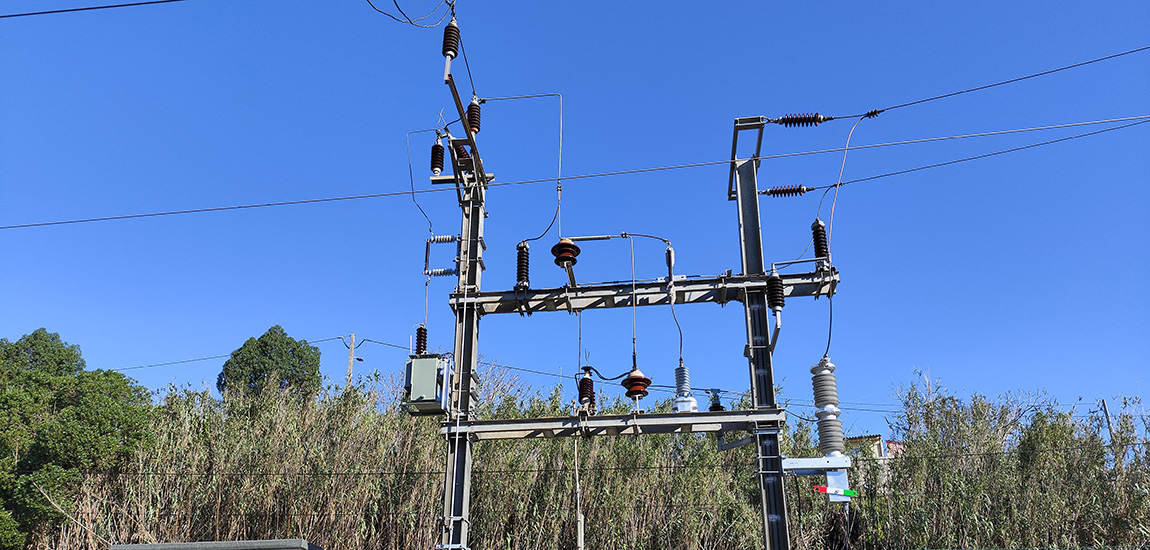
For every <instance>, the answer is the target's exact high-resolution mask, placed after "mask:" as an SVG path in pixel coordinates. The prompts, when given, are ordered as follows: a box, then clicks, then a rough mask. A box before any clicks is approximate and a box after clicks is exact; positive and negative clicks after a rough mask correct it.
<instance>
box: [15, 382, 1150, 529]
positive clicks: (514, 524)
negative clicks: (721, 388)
mask: <svg viewBox="0 0 1150 550" xmlns="http://www.w3.org/2000/svg"><path fill="white" fill-rule="evenodd" d="M484 378H485V380H487V384H486V385H485V387H484V392H485V399H484V400H483V405H482V409H481V410H480V414H481V415H482V416H484V417H501V418H514V417H537V416H561V415H567V414H569V410H570V409H569V404H568V403H565V402H564V400H563V399H562V398H561V397H560V392H559V391H558V389H555V390H552V391H551V392H549V393H546V394H531V393H528V392H526V391H525V390H523V387H522V386H521V385H519V384H518V383H517V382H516V381H515V380H514V379H509V378H507V377H506V376H505V375H501V374H500V373H489V374H488V375H487V376H485V377H484ZM397 390H398V388H397V384H396V383H395V380H390V379H385V378H381V377H379V376H378V375H376V376H375V377H372V378H369V379H365V380H361V381H360V383H358V384H357V385H355V386H352V387H348V388H344V389H338V388H334V387H328V388H327V389H326V390H325V391H323V392H321V394H320V395H319V396H318V397H316V398H315V399H301V398H299V397H297V396H292V395H290V394H285V393H280V392H276V391H265V392H263V393H261V394H258V395H254V396H246V397H244V396H238V395H235V396H231V395H229V396H225V398H224V399H218V398H215V397H213V396H212V395H211V394H210V393H209V392H207V391H193V390H189V389H175V388H173V389H170V390H169V391H168V392H166V393H165V394H164V395H163V396H162V400H161V401H162V404H161V405H159V414H157V415H156V418H157V420H156V422H155V425H154V427H153V430H154V432H155V442H154V444H153V445H151V446H150V447H149V448H147V449H144V450H142V451H141V452H140V453H139V454H138V455H137V456H136V457H135V460H134V462H133V463H132V464H131V466H130V467H128V468H127V469H124V470H121V471H102V472H89V473H88V474H87V475H86V476H85V478H84V481H83V484H82V487H81V490H80V491H79V496H78V497H77V498H76V499H75V501H74V502H71V503H64V504H61V507H62V508H64V509H65V511H66V512H67V514H68V518H69V519H68V520H67V521H65V522H63V523H61V524H60V525H59V526H58V527H57V528H55V529H52V530H49V531H48V532H45V533H43V534H41V535H39V536H38V537H36V538H35V539H34V540H32V541H30V547H31V548H35V549H36V550H65V549H67V550H75V549H88V548H92V549H95V548H107V545H108V544H109V543H112V542H115V543H150V542H170V541H198V540H239V539H266V538H295V537H300V538H306V539H309V540H310V541H312V542H314V543H316V544H319V545H320V546H323V547H324V548H326V549H328V550H351V549H355V550H359V549H373V550H374V549H381V550H383V549H387V550H392V549H395V550H398V549H414V548H433V547H434V546H435V544H437V543H438V540H439V533H440V529H441V523H440V520H439V518H440V516H442V515H443V512H442V504H441V500H440V497H441V495H442V490H443V487H442V485H443V473H442V471H443V468H444V448H445V444H444V442H443V440H442V437H441V436H440V435H439V430H438V423H437V422H438V419H436V418H413V417H410V416H408V415H406V414H405V413H402V412H400V411H399V410H398V409H397V407H396V404H397V403H396V398H397V396H398V391H397ZM648 399H651V398H648ZM605 401H606V402H605V403H601V404H600V409H601V410H602V412H603V413H612V412H615V413H622V412H626V411H627V410H628V408H629V406H630V403H629V402H624V401H621V400H610V399H607V400H605ZM902 404H903V408H904V411H903V412H902V413H901V414H899V415H897V416H895V417H893V418H891V419H890V421H891V423H892V428H893V429H894V433H895V437H896V438H899V439H901V440H902V442H903V448H902V451H901V454H900V455H899V456H897V457H889V458H883V457H875V456H868V455H866V454H860V453H856V454H855V457H856V461H855V465H856V467H855V469H854V470H853V471H852V474H851V475H852V483H853V484H854V485H855V486H856V487H858V488H860V489H861V491H862V493H863V496H862V497H860V498H858V499H856V500H855V502H854V503H853V508H852V511H851V512H850V514H849V515H847V514H844V513H843V512H842V509H841V507H832V506H830V505H828V504H827V503H826V501H825V497H823V496H821V495H816V494H815V493H813V492H811V490H810V485H813V484H816V483H817V480H812V479H793V478H789V479H788V480H787V497H788V499H789V501H790V502H789V523H790V530H791V537H792V542H793V544H792V546H794V547H795V548H800V549H814V548H923V547H930V548H944V547H945V548H952V547H953V548H958V547H963V548H980V547H981V548H986V547H1034V546H1098V545H1147V544H1150V462H1148V460H1147V459H1148V456H1147V452H1146V446H1147V443H1148V442H1147V438H1146V433H1147V430H1146V428H1147V426H1146V420H1147V419H1146V417H1145V416H1138V411H1140V410H1142V409H1140V404H1138V403H1136V402H1127V403H1125V405H1124V406H1119V409H1120V410H1121V412H1120V414H1119V415H1118V416H1117V423H1116V426H1115V436H1114V438H1113V440H1112V441H1111V440H1110V437H1109V435H1108V432H1106V431H1104V430H1105V428H1104V423H1105V420H1104V419H1103V418H1102V417H1101V416H1100V415H1098V414H1093V413H1092V414H1085V415H1083V411H1074V410H1070V411H1068V410H1066V409H1065V408H1064V407H1059V406H1058V405H1057V404H1055V403H1052V402H1049V401H1048V400H1045V401H1044V400H1033V399H1020V398H1015V397H1007V398H1003V399H1000V400H998V401H991V400H987V399H985V398H981V397H975V398H972V399H970V400H960V399H957V398H955V397H953V396H949V395H947V394H945V393H944V392H940V391H938V390H937V389H933V388H929V387H911V388H909V389H907V390H906V391H904V392H903V393H902ZM668 406H669V404H668V403H666V402H663V403H660V404H658V405H656V406H654V407H652V410H660V409H666V408H667V407H668ZM736 437H737V436H736ZM753 447H754V446H753V445H752V446H745V447H741V448H738V449H735V450H732V451H728V452H719V451H718V450H717V449H716V446H715V442H714V438H713V437H708V436H701V435H647V436H640V437H633V436H628V437H615V438H593V439H581V438H580V439H578V440H576V439H575V438H561V439H554V440H530V441H527V440H517V441H502V442H484V443H481V444H479V445H477V447H476V454H475V459H474V474H473V479H472V488H473V491H472V494H473V497H472V504H471V510H472V512H471V524H470V530H471V540H472V545H471V547H472V548H474V549H476V550H495V549H498V550H513V549H514V550H518V549H543V548H546V549H556V548H558V549H571V548H575V534H576V529H577V524H578V520H577V517H578V516H577V512H578V510H580V509H581V511H582V513H583V515H584V517H585V523H586V537H587V543H588V544H587V547H588V548H611V549H635V550H639V549H644V550H646V549H651V550H654V549H692V550H694V549H700V550H701V549H742V548H760V547H761V538H762V535H761V532H760V530H761V527H760V521H761V520H760V515H759V514H760V512H759V501H758V499H759V489H758V481H757V478H756V474H755V471H756V465H755V459H754V449H753ZM783 450H784V453H786V454H787V455H789V456H815V455H817V451H816V444H815V441H814V437H813V435H812V430H811V426H810V424H809V423H807V422H805V421H803V420H801V419H796V421H795V422H792V423H791V424H790V425H789V426H788V429H787V431H786V432H785V433H784V434H783ZM576 455H578V460H576ZM576 472H578V473H576ZM577 478H578V488H579V491H577V490H576V479H577ZM577 493H578V494H577Z"/></svg>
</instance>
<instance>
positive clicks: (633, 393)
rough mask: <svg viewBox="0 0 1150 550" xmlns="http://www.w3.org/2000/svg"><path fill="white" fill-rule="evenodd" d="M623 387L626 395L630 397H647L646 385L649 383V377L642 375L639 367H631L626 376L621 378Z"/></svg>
mask: <svg viewBox="0 0 1150 550" xmlns="http://www.w3.org/2000/svg"><path fill="white" fill-rule="evenodd" d="M622 384H623V387H624V388H627V397H630V398H632V399H642V398H644V397H647V386H650V385H651V379H650V378H647V377H646V376H643V372H642V371H640V370H639V367H635V368H632V369H631V372H630V373H628V374H627V377H626V378H624V379H623V382H622Z"/></svg>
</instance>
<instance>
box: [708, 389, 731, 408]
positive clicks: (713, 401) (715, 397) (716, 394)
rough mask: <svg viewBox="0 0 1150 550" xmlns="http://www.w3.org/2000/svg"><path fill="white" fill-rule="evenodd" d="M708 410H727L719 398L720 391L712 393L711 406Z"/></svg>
mask: <svg viewBox="0 0 1150 550" xmlns="http://www.w3.org/2000/svg"><path fill="white" fill-rule="evenodd" d="M707 410H708V411H711V412H722V411H725V410H727V408H726V407H724V406H723V402H722V401H720V400H719V392H717V391H716V392H712V393H711V406H710V407H708V408H707Z"/></svg>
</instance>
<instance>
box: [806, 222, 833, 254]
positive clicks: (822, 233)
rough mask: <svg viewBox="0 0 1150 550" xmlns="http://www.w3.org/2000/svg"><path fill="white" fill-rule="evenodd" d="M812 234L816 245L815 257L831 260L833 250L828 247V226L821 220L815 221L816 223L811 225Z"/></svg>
mask: <svg viewBox="0 0 1150 550" xmlns="http://www.w3.org/2000/svg"><path fill="white" fill-rule="evenodd" d="M811 234H812V236H813V237H814V243H815V257H816V258H830V256H831V249H830V247H829V246H828V245H827V226H826V224H824V223H823V221H822V220H820V219H817V218H816V219H815V223H812V224H811Z"/></svg>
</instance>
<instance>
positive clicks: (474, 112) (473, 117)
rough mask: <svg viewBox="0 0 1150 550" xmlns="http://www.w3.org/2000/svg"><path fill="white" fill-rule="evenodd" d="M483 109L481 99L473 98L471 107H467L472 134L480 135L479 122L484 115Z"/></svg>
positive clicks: (468, 123) (468, 122) (468, 124)
mask: <svg viewBox="0 0 1150 550" xmlns="http://www.w3.org/2000/svg"><path fill="white" fill-rule="evenodd" d="M481 109H482V108H481V107H480V106H479V98H474V97H473V98H471V105H468V106H467V126H469V127H470V128H471V133H472V134H478V133H479V120H480V118H482V115H483V113H482V110H481Z"/></svg>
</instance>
